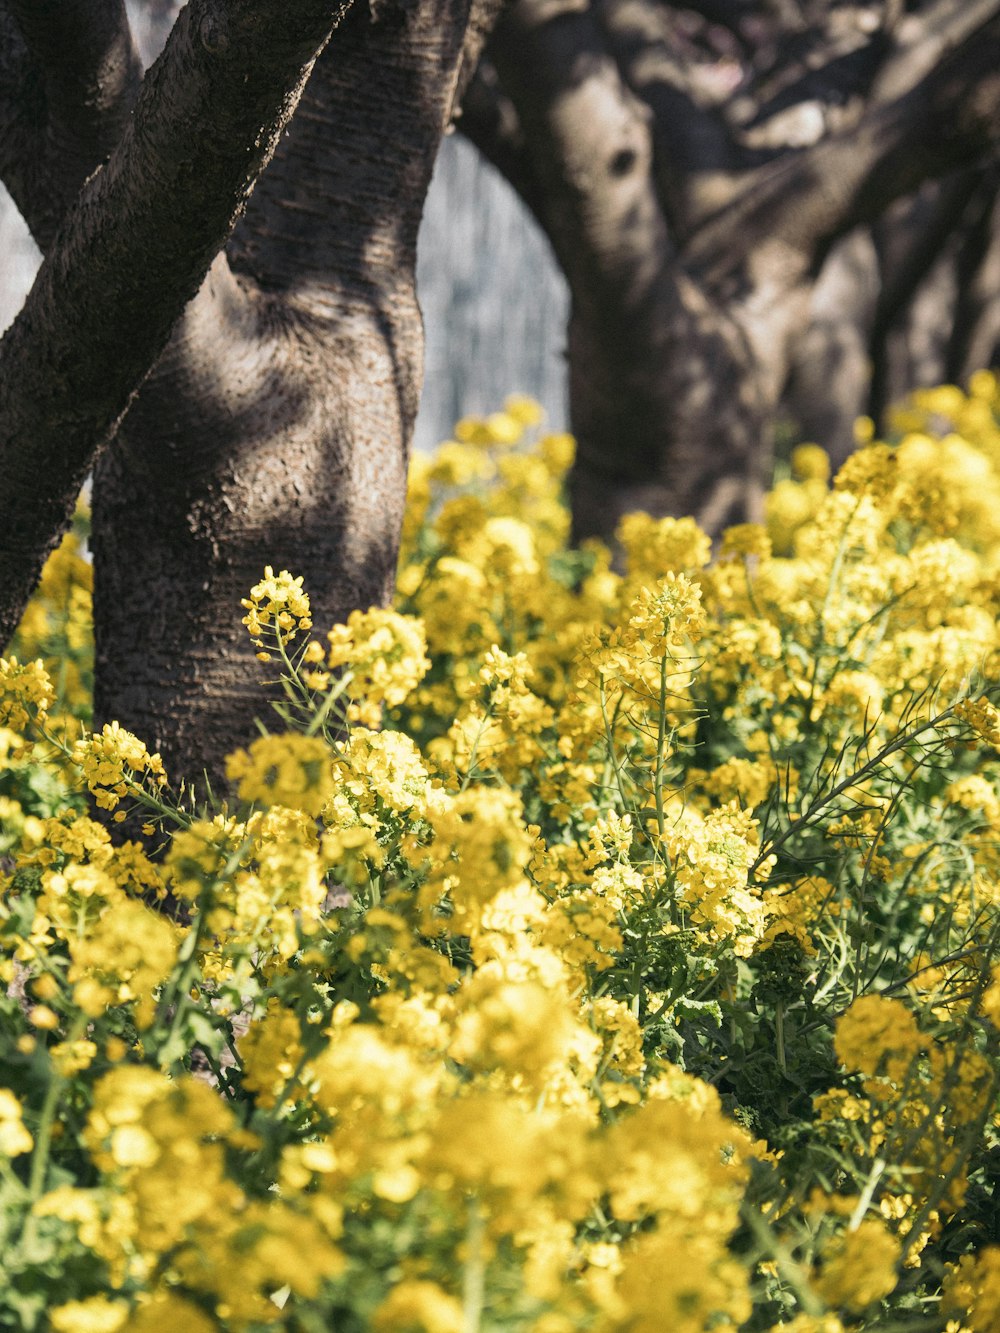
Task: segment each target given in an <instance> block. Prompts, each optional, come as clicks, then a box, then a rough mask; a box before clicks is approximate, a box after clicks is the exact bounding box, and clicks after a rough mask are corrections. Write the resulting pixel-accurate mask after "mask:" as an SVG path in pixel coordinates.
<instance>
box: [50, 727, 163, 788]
mask: <svg viewBox="0 0 1000 1333" xmlns="http://www.w3.org/2000/svg"><path fill="white" fill-rule="evenodd" d="M73 762H74V763H75V764H76V766H77V768H78V769H79V771H80V773H81V774H82V775H83V777H84V779H85V780H86V783H87V786H88V788H89V789H90V791H91V792H93V794H94V799H95V801H96V802H97V804H98V805H99V806H100V808H101V809H102V810H114V809H115V807H116V806H117V805H118V804H119V802H120V801H122V800H123V799H124V798H125V797H126V796H128V795H129V793H130V792H132V793H133V794H134V793H135V789H136V788H137V787H142V786H147V785H148V787H150V788H151V789H153V790H154V791H155V790H156V789H158V788H161V787H165V786H166V785H167V775H166V773H165V771H164V768H163V761H162V760H161V758H160V756H159V755H158V754H150V753H149V751H148V750H147V749H146V746H145V745H144V744H143V742H142V741H141V740H139V738H138V737H137V736H133V735H132V733H131V732H130V731H126V730H125V728H124V727H121V726H119V725H118V723H117V722H106V723H105V724H104V727H103V728H102V729H101V731H100V732H94V733H93V734H92V735H90V736H87V737H84V739H83V740H79V741H77V742H76V744H75V745H74V746H73Z"/></svg>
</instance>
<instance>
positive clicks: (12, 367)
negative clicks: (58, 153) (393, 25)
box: [0, 0, 339, 640]
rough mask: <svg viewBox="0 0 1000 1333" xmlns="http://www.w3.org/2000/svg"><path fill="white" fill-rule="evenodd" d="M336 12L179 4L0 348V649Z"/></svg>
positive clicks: (261, 1) (264, 2)
mask: <svg viewBox="0 0 1000 1333" xmlns="http://www.w3.org/2000/svg"><path fill="white" fill-rule="evenodd" d="M338 18H339V13H338V12H337V10H336V8H335V7H334V6H332V5H331V4H329V3H322V2H321V0H280V3H279V0H256V3H255V4H254V5H253V6H250V5H246V4H243V3H237V2H236V0H228V2H227V0H191V3H190V4H189V5H188V6H187V8H186V9H185V10H184V11H183V12H182V13H181V15H180V17H179V19H178V21H177V23H176V25H175V27H174V30H173V32H172V33H171V36H170V39H169V41H168V43H167V47H166V49H165V51H164V54H163V55H162V56H161V58H160V60H159V61H158V62H157V63H156V65H154V67H153V68H152V70H150V71H149V73H148V74H147V76H146V79H145V80H144V83H143V86H142V90H141V92H140V95H139V99H138V101H137V103H136V107H135V111H134V114H133V116H132V118H131V119H130V121H129V123H128V126H127V127H126V130H125V133H124V135H123V137H122V139H121V141H120V143H119V145H118V147H117V148H116V149H115V151H114V153H113V154H112V156H111V158H110V159H109V161H108V163H107V164H106V166H105V167H104V168H103V169H101V170H100V171H98V172H97V173H96V174H95V175H94V176H93V177H92V178H91V180H90V181H89V182H88V183H87V185H86V186H85V187H84V189H83V191H82V192H81V194H80V196H79V199H78V201H77V203H76V204H75V205H74V207H73V208H72V210H71V211H70V213H69V214H68V215H67V217H66V219H65V221H64V223H63V226H62V228H61V229H60V232H59V236H58V238H57V240H56V243H55V245H54V246H53V247H52V249H51V252H50V254H49V256H48V258H47V259H46V261H45V262H44V264H43V265H42V268H41V270H40V272H39V275H38V278H37V279H36V282H35V285H34V287H33V288H32V290H31V292H30V294H29V296H28V299H27V302H26V303H25V307H24V309H23V310H22V312H21V315H20V316H19V317H18V319H17V320H16V321H15V323H14V325H13V326H12V328H11V330H10V331H9V332H8V334H7V336H6V337H5V338H4V339H3V342H2V343H0V422H2V423H3V424H2V430H0V472H2V475H3V477H4V487H3V491H2V493H0V640H6V639H7V638H8V637H9V635H10V633H11V632H12V631H13V629H14V628H15V626H16V624H17V621H18V619H19V617H20V613H21V611H22V609H23V607H24V604H25V603H26V601H27V598H28V596H29V595H30V593H31V591H32V588H33V587H34V584H35V582H36V580H37V578H38V575H39V573H40V571H41V567H42V564H43V562H44V559H45V557H46V555H47V554H48V552H49V551H50V550H51V549H52V547H53V546H54V544H55V542H56V541H57V540H58V538H59V536H60V535H61V533H62V531H63V530H64V529H65V527H66V526H67V524H68V522H69V518H70V515H71V513H72V509H73V505H74V503H75V500H76V496H77V494H78V491H79V487H80V485H81V484H82V482H83V479H84V477H85V475H86V472H87V470H88V468H89V466H90V463H91V461H92V459H93V457H94V455H95V452H96V450H97V449H98V448H99V447H100V445H101V444H102V443H103V442H104V441H105V440H106V439H107V437H108V436H109V434H110V433H111V431H112V430H113V429H114V427H115V426H116V424H117V422H118V421H119V420H120V418H121V416H122V415H123V413H124V411H125V410H126V408H127V406H128V403H129V401H130V398H131V396H132V395H133V394H134V392H135V391H136V389H137V387H138V386H139V384H140V383H141V382H142V379H143V377H144V376H145V375H146V373H147V372H148V370H149V368H150V366H151V365H152V364H153V362H154V361H155V359H156V357H157V356H158V354H159V353H160V351H161V349H162V348H163V346H164V344H165V343H166V341H167V338H168V337H169V334H170V330H171V328H172V326H173V324H174V321H175V320H176V319H177V317H178V315H179V314H180V313H181V311H182V310H183V308H184V305H185V303H186V302H187V301H188V300H189V299H190V298H191V297H192V296H193V295H194V293H195V292H196V291H197V290H198V287H199V285H200V283H201V281H202V279H203V278H204V276H205V273H206V272H207V270H208V268H209V265H210V264H211V262H212V258H213V256H214V255H215V254H216V252H217V251H218V249H219V247H220V246H221V245H222V244H223V242H224V241H225V238H226V236H227V235H228V233H229V231H230V229H231V227H232V224H233V221H234V219H235V216H236V215H237V213H238V212H239V210H240V209H241V208H242V207H243V206H244V204H245V201H246V199H247V196H248V194H249V192H250V190H251V189H252V187H253V183H254V181H255V179H256V177H257V175H258V174H259V172H260V171H261V169H262V168H263V166H264V164H265V163H266V162H267V160H268V158H269V157H270V155H271V153H272V152H273V149H274V145H275V143H276V142H277V139H278V137H279V135H280V134H281V132H282V130H283V129H284V127H285V125H286V124H287V122H288V119H289V117H290V116H291V114H292V111H293V110H294V108H295V106H296V104H297V101H298V98H299V95H300V93H301V89H302V86H303V83H304V81H305V79H306V78H307V77H308V74H309V71H310V69H311V68H312V64H313V61H314V59H315V56H316V53H317V51H318V50H320V49H321V48H322V47H323V45H324V44H325V43H326V41H327V39H328V37H329V34H330V31H331V29H332V27H333V26H334V24H335V22H336V20H337V19H338ZM40 478H44V479H45V489H44V492H41V493H40V488H39V479H40Z"/></svg>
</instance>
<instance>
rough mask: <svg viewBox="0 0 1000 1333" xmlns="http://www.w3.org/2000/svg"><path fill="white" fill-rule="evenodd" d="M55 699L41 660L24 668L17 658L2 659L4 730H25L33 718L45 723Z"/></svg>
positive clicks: (0, 719) (0, 697) (1, 716)
mask: <svg viewBox="0 0 1000 1333" xmlns="http://www.w3.org/2000/svg"><path fill="white" fill-rule="evenodd" d="M54 698H55V691H54V690H53V688H52V682H51V680H50V679H49V676H48V673H47V672H46V670H45V667H44V666H43V665H42V662H41V660H38V661H35V662H26V663H25V664H24V665H23V666H22V665H21V663H20V662H18V660H17V658H16V657H0V727H10V728H11V729H12V730H13V731H23V730H24V728H25V727H26V726H27V725H28V722H29V720H30V719H31V718H32V717H35V718H36V719H37V720H38V721H39V722H44V720H45V715H46V713H47V712H48V710H49V708H50V707H51V705H52V702H53V700H54Z"/></svg>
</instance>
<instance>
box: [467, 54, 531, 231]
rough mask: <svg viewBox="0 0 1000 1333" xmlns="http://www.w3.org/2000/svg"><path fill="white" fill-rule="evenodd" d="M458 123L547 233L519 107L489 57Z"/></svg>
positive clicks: (470, 89)
mask: <svg viewBox="0 0 1000 1333" xmlns="http://www.w3.org/2000/svg"><path fill="white" fill-rule="evenodd" d="M455 124H456V128H457V129H458V131H459V133H460V134H464V135H465V137H466V138H467V139H468V140H469V142H470V143H471V144H473V145H474V146H475V147H476V148H478V149H479V151H480V153H482V155H483V157H485V158H486V160H487V162H489V163H490V164H491V165H492V166H494V167H495V168H496V169H497V171H499V172H500V175H501V176H503V178H504V179H505V180H506V181H507V183H508V184H509V185H510V186H512V188H513V189H514V190H515V191H516V192H517V194H518V195H519V196H520V197H521V199H522V201H523V202H524V203H525V204H526V205H527V206H528V208H529V209H530V210H531V212H532V213H533V215H534V217H535V220H536V221H537V222H538V224H539V226H540V227H542V228H543V230H544V227H545V219H544V216H543V210H542V196H541V192H540V191H539V188H538V182H537V180H536V179H535V176H534V173H533V172H532V168H531V158H530V156H529V154H528V151H527V147H526V145H525V142H524V135H523V133H522V131H521V122H520V120H519V119H518V115H517V108H516V107H515V106H514V103H513V102H512V101H511V99H510V98H509V97H508V96H507V94H506V93H505V92H504V90H503V89H502V88H501V86H500V80H499V78H498V77H497V72H496V69H495V68H494V66H493V64H492V62H491V61H490V60H489V59H488V57H484V58H483V59H482V60H481V61H480V62H479V68H478V69H477V70H476V73H475V76H474V78H473V79H472V81H471V82H470V84H469V86H468V88H467V89H466V91H465V97H464V98H463V99H462V108H461V113H460V114H459V117H458V119H457V121H456V122H455Z"/></svg>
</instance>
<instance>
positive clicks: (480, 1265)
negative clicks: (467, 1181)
mask: <svg viewBox="0 0 1000 1333" xmlns="http://www.w3.org/2000/svg"><path fill="white" fill-rule="evenodd" d="M485 1230H486V1228H485V1224H484V1221H483V1212H482V1208H481V1206H480V1203H479V1200H478V1199H477V1198H476V1197H475V1196H473V1198H471V1199H470V1200H469V1222H468V1225H467V1226H466V1229H465V1267H464V1270H463V1273H462V1333H479V1331H480V1328H481V1326H482V1317H483V1305H484V1304H485V1301H486V1259H485V1256H484V1254H483V1238H484V1234H485Z"/></svg>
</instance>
